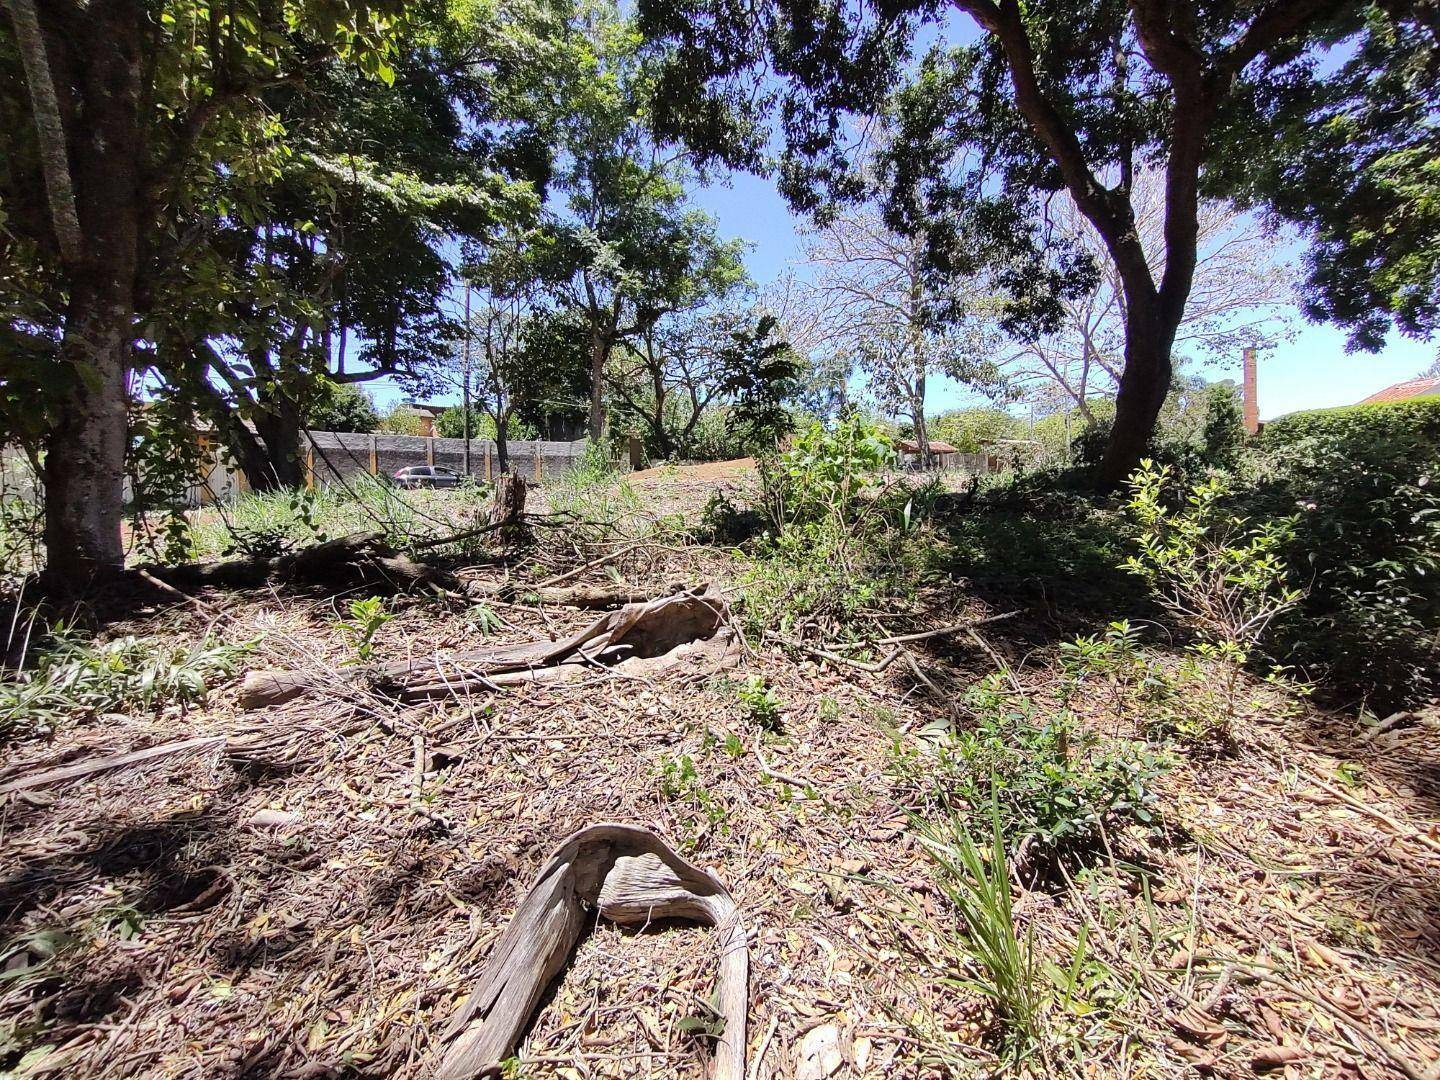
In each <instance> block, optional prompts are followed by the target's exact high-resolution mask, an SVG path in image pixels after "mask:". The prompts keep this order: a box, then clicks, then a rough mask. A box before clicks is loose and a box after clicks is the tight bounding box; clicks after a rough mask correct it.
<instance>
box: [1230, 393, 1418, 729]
mask: <svg viewBox="0 0 1440 1080" xmlns="http://www.w3.org/2000/svg"><path fill="white" fill-rule="evenodd" d="M1236 479H1237V483H1236V487H1237V491H1236V494H1235V496H1234V499H1235V501H1236V502H1237V503H1238V504H1239V505H1240V506H1241V508H1242V509H1243V510H1244V511H1245V512H1246V513H1249V514H1251V515H1252V516H1256V517H1259V516H1261V515H1265V516H1269V517H1272V518H1280V517H1290V516H1294V530H1293V535H1292V536H1291V538H1290V540H1289V542H1288V543H1287V544H1286V545H1285V547H1284V549H1283V551H1282V555H1283V557H1284V559H1285V561H1286V562H1287V563H1288V564H1289V566H1290V567H1291V572H1292V574H1293V581H1292V584H1294V585H1295V586H1296V587H1298V588H1305V589H1307V590H1308V595H1307V596H1306V598H1305V600H1304V601H1303V602H1302V603H1301V604H1300V605H1299V606H1298V607H1296V608H1295V609H1294V610H1293V611H1291V612H1290V613H1289V614H1288V615H1286V616H1285V617H1284V618H1283V619H1281V620H1279V621H1277V623H1276V624H1275V627H1274V630H1275V639H1276V640H1275V642H1274V644H1273V647H1274V648H1275V649H1276V650H1277V651H1278V652H1279V653H1280V654H1281V655H1282V656H1283V657H1284V658H1285V659H1287V660H1289V661H1290V662H1292V663H1295V664H1298V665H1301V666H1302V667H1303V668H1305V669H1306V670H1307V671H1308V672H1310V673H1311V674H1312V675H1313V676H1319V677H1322V678H1324V679H1325V681H1327V682H1329V683H1331V684H1333V685H1335V686H1337V687H1339V688H1341V689H1344V690H1347V691H1349V692H1352V693H1356V694H1359V695H1362V696H1363V697H1365V699H1366V700H1367V701H1368V702H1369V704H1370V706H1371V707H1372V708H1375V709H1380V710H1390V709H1394V708H1399V707H1401V706H1404V705H1407V704H1413V703H1418V702H1421V701H1424V700H1427V699H1429V698H1433V697H1434V696H1435V695H1436V694H1437V693H1440V674H1437V668H1440V652H1437V647H1440V645H1437V641H1440V490H1437V482H1440V399H1435V398H1431V399H1424V398H1422V399H1417V400H1413V401H1406V402H1398V403H1394V404H1386V405H1357V406H1352V407H1349V408H1343V409H1328V410H1324V411H1321V412H1307V413H1297V414H1294V415H1291V416H1287V417H1283V418H1281V419H1279V420H1276V421H1274V422H1273V423H1271V424H1268V425H1267V426H1266V427H1265V429H1264V431H1263V433H1262V435H1261V438H1260V440H1259V445H1258V447H1257V448H1256V449H1254V450H1253V451H1252V452H1250V453H1248V454H1246V455H1245V456H1244V458H1243V459H1242V460H1241V462H1240V463H1239V465H1238V466H1237V468H1236Z"/></svg>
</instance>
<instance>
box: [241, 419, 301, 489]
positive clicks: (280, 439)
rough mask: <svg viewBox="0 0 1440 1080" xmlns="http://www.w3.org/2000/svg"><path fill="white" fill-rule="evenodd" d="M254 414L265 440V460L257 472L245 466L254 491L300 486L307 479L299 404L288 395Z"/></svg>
mask: <svg viewBox="0 0 1440 1080" xmlns="http://www.w3.org/2000/svg"><path fill="white" fill-rule="evenodd" d="M263 407H264V409H265V411H264V412H262V413H259V414H257V415H256V417H255V430H256V431H257V432H258V433H259V435H260V439H261V441H263V442H264V444H265V451H266V460H265V462H264V465H263V467H262V469H261V472H260V474H259V475H258V476H254V475H251V474H250V471H249V468H248V467H247V468H246V473H245V478H246V479H247V480H249V481H250V487H251V488H252V489H253V490H255V491H278V490H282V489H284V488H297V487H300V486H301V485H302V484H303V483H304V482H305V475H304V470H303V468H302V467H301V455H300V429H301V424H300V407H299V406H298V405H296V404H295V403H294V402H293V401H291V400H290V399H289V398H285V397H275V398H271V399H270V400H268V401H266V402H265V403H264V406H263Z"/></svg>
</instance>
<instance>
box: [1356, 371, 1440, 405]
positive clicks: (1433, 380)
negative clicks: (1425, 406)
mask: <svg viewBox="0 0 1440 1080" xmlns="http://www.w3.org/2000/svg"><path fill="white" fill-rule="evenodd" d="M1423 397H1440V375H1421V376H1419V377H1418V378H1414V379H1406V380H1405V381H1404V382H1398V383H1396V384H1395V385H1394V386H1387V387H1386V388H1385V389H1384V390H1380V391H1377V392H1376V393H1373V394H1371V395H1370V396H1369V397H1367V398H1364V399H1363V400H1361V402H1360V404H1361V405H1380V404H1384V403H1385V402H1389V401H1409V400H1410V399H1411V398H1423Z"/></svg>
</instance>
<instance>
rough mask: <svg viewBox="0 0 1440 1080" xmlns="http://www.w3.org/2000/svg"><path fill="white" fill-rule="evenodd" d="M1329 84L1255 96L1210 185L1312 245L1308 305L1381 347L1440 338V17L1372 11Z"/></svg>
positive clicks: (1402, 7)
mask: <svg viewBox="0 0 1440 1080" xmlns="http://www.w3.org/2000/svg"><path fill="white" fill-rule="evenodd" d="M1363 11H1364V23H1363V26H1362V28H1361V29H1360V31H1359V32H1358V34H1354V35H1350V36H1348V37H1344V36H1343V35H1344V32H1345V31H1346V30H1348V29H1349V28H1350V27H1349V24H1348V23H1343V24H1341V28H1340V29H1339V30H1337V32H1336V33H1335V34H1334V35H1333V36H1334V37H1335V38H1336V39H1337V43H1338V47H1337V48H1335V49H1333V50H1332V55H1333V56H1335V57H1337V58H1339V62H1338V63H1335V64H1332V65H1330V70H1326V71H1325V73H1324V78H1323V79H1300V80H1293V81H1291V82H1288V83H1287V82H1283V81H1281V82H1276V83H1274V84H1268V85H1262V86H1258V87H1256V88H1255V90H1254V92H1252V93H1251V94H1250V96H1249V97H1248V99H1247V100H1246V102H1245V107H1243V108H1236V109H1234V110H1232V111H1231V112H1230V113H1229V115H1228V117H1227V120H1228V123H1227V124H1226V125H1225V127H1224V128H1223V129H1222V130H1221V131H1220V132H1219V133H1218V135H1217V138H1221V139H1223V140H1224V141H1225V145H1226V148H1227V150H1229V149H1230V148H1234V152H1227V153H1226V154H1225V155H1224V160H1223V162H1222V165H1223V167H1222V168H1212V170H1211V171H1210V173H1209V174H1207V177H1206V180H1207V184H1208V185H1209V186H1210V187H1211V188H1213V189H1216V190H1221V191H1226V192H1234V193H1235V194H1237V195H1238V196H1239V197H1240V198H1241V199H1242V201H1244V202H1245V203H1247V204H1250V205H1258V206H1260V207H1262V208H1266V209H1269V210H1272V211H1274V212H1277V213H1278V214H1279V215H1280V216H1281V217H1282V218H1284V219H1285V220H1287V221H1289V222H1292V223H1294V224H1295V225H1298V226H1299V227H1300V228H1301V229H1302V230H1303V231H1304V232H1305V234H1306V235H1308V236H1309V237H1310V239H1311V240H1312V243H1311V245H1310V247H1309V249H1308V252H1307V254H1306V257H1305V262H1306V265H1307V270H1308V274H1307V281H1306V284H1305V292H1304V308H1305V312H1306V314H1307V315H1308V316H1309V317H1310V318H1312V319H1325V320H1330V321H1333V322H1335V323H1338V324H1339V325H1341V326H1344V327H1347V328H1348V329H1349V330H1350V347H1351V348H1352V349H1364V350H1370V351H1373V350H1375V349H1378V348H1380V347H1381V346H1382V345H1383V343H1384V340H1385V337H1386V334H1387V332H1388V331H1389V330H1390V329H1391V328H1392V327H1393V328H1395V329H1398V330H1399V331H1400V332H1402V333H1404V334H1407V335H1409V336H1411V337H1416V338H1427V337H1431V336H1433V335H1434V334H1435V332H1436V331H1437V330H1440V245H1437V244H1436V242H1435V238H1436V236H1440V122H1437V119H1436V118H1437V114H1440V79H1437V77H1436V76H1437V71H1440V8H1437V7H1436V5H1435V3H1434V0H1421V2H1419V3H1396V4H1373V5H1368V6H1365V7H1363Z"/></svg>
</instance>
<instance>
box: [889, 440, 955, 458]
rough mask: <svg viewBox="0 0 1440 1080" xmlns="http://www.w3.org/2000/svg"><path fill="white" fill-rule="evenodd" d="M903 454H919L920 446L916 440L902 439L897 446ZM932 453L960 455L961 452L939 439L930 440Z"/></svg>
mask: <svg viewBox="0 0 1440 1080" xmlns="http://www.w3.org/2000/svg"><path fill="white" fill-rule="evenodd" d="M896 445H897V446H899V447H900V451H901V453H905V454H918V453H919V452H920V444H919V443H918V442H917V441H916V440H914V439H901V440H900V441H899V442H898V443H897V444H896ZM930 452H931V453H932V454H958V453H959V452H960V451H959V450H956V449H955V447H953V446H951V445H950V444H949V443H948V442H941V441H940V440H939V439H931V440H930Z"/></svg>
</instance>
